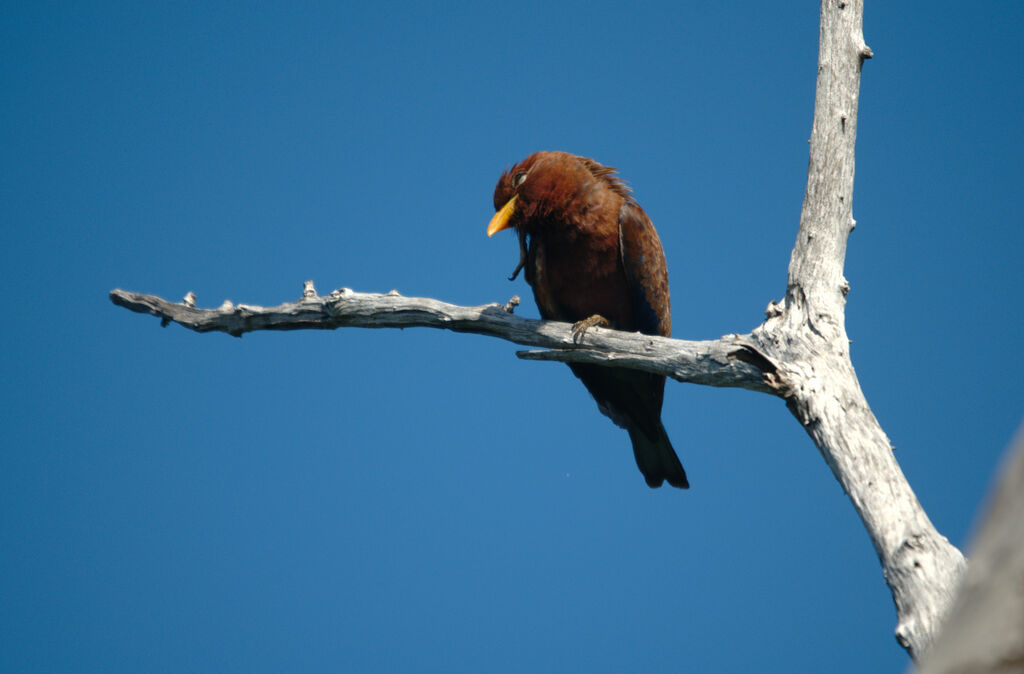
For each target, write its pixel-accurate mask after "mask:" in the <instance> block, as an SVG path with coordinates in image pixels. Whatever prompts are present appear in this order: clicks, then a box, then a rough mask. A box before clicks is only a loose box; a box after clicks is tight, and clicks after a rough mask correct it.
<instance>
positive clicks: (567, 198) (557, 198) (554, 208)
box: [487, 152, 630, 236]
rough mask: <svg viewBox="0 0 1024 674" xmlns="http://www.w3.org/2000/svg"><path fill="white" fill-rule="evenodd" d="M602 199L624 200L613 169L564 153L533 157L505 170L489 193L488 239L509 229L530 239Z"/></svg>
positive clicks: (622, 185) (622, 186)
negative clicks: (491, 202) (553, 221)
mask: <svg viewBox="0 0 1024 674" xmlns="http://www.w3.org/2000/svg"><path fill="white" fill-rule="evenodd" d="M602 193H608V194H609V195H617V196H619V197H622V198H625V199H629V198H630V196H629V188H628V187H626V185H625V183H623V182H622V181H621V180H620V179H619V178H618V177H617V176H616V175H615V169H613V168H610V167H607V166H602V165H601V164H598V163H597V162H596V161H594V160H593V159H587V158H585V157H577V156H576V155H572V154H569V153H568V152H535V153H534V154H531V155H530V156H529V157H527V158H526V159H524V160H522V161H521V162H519V163H518V164H516V165H515V166H512V167H511V168H509V169H507V170H506V171H505V172H504V173H503V174H502V175H501V178H499V179H498V184H497V185H496V186H495V188H494V209H495V211H497V212H496V213H495V214H494V217H493V218H491V222H490V224H489V225H488V227H487V236H492V235H493V234H495V233H497V232H500V231H501V230H503V229H508V228H509V227H515V228H516V229H518V230H520V231H522V232H526V233H529V234H532V233H534V231H535V230H536V228H537V227H539V226H541V223H543V222H546V221H549V220H551V219H552V218H553V217H554V218H555V219H561V218H558V216H559V215H561V214H566V213H575V212H581V211H582V212H585V211H587V210H588V209H590V208H593V207H594V205H595V199H600V198H601V195H602Z"/></svg>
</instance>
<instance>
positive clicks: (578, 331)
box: [572, 314, 611, 344]
mask: <svg viewBox="0 0 1024 674" xmlns="http://www.w3.org/2000/svg"><path fill="white" fill-rule="evenodd" d="M596 325H600V326H601V327H602V328H607V327H609V326H610V325H611V323H609V322H608V319H607V318H605V317H604V316H602V315H601V314H594V315H593V316H591V317H590V318H584V319H583V320H582V321H576V322H575V323H573V324H572V341H573V342H574V343H576V344H579V343H580V342H582V341H583V336H584V335H585V334H587V330H589V329H590V328H592V327H594V326H596Z"/></svg>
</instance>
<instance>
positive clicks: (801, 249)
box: [110, 0, 965, 658]
mask: <svg viewBox="0 0 1024 674" xmlns="http://www.w3.org/2000/svg"><path fill="white" fill-rule="evenodd" d="M863 9H864V7H863V1H862V0H822V3H821V24H820V34H819V51H818V77H817V90H816V95H815V107H814V123H813V128H812V131H811V144H810V162H809V170H808V179H807V190H806V194H805V197H804V204H803V209H802V211H801V215H800V228H799V232H798V234H797V240H796V243H795V245H794V247H793V253H792V256H791V258H790V264H789V278H788V284H787V288H786V294H785V297H784V299H783V300H782V302H781V303H774V302H773V303H772V304H770V305H769V307H768V311H767V320H765V322H764V323H763V324H762V325H760V326H759V327H757V328H756V329H755V330H753V331H752V332H751V333H749V334H745V335H730V336H726V337H723V338H721V339H718V340H710V341H686V340H674V339H665V338H661V337H650V336H646V335H640V334H636V333H634V334H628V333H621V332H616V331H613V330H604V329H600V328H593V329H591V330H589V331H588V332H587V333H586V337H585V339H584V340H583V343H582V344H579V345H578V344H574V343H573V338H572V332H571V329H570V326H569V325H568V324H564V323H554V322H545V321H530V320H527V319H522V318H518V317H516V316H513V315H512V314H511V309H512V307H513V306H514V304H515V303H516V302H517V301H518V299H516V301H515V302H510V304H509V305H507V306H505V307H503V306H501V305H499V304H488V305H482V306H478V307H460V306H456V305H452V304H446V303H444V302H439V301H438V300H433V299H426V298H408V297H402V296H400V295H398V294H397V293H389V294H387V295H378V294H367V293H355V292H352V291H351V290H347V289H345V290H341V291H336V292H334V293H332V294H331V295H329V296H327V297H319V296H317V294H316V292H315V290H314V289H313V288H312V284H311V283H309V284H307V287H306V289H305V291H304V293H303V295H304V297H303V299H301V300H299V301H298V302H295V303H291V304H282V305H279V306H277V307H270V308H263V307H256V306H247V305H237V306H235V305H230V304H226V305H224V306H222V307H221V308H220V309H206V310H204V309H197V308H195V306H194V296H192V297H191V298H188V297H187V298H186V301H185V302H183V303H171V302H167V301H165V300H162V299H160V298H158V297H154V296H151V295H138V294H135V293H128V292H125V291H121V290H115V291H113V292H111V295H110V297H111V300H112V301H113V302H114V303H115V304H118V305H120V306H124V307H126V308H129V309H131V310H133V311H139V312H143V313H151V314H154V315H156V316H160V317H161V318H162V319H163V321H164V324H166V323H167V322H169V321H175V322H178V323H181V324H182V325H184V326H186V327H188V328H191V329H193V330H196V331H199V332H208V331H214V330H219V331H223V332H227V333H229V334H232V335H241V334H243V333H245V332H248V331H251V330H296V329H333V328H338V327H346V326H353V327H372V328H384V327H413V326H421V327H434V328H444V329H448V330H454V331H456V332H475V333H479V334H485V335H491V336H494V337H500V338H502V339H507V340H509V341H512V342H515V343H517V344H523V345H527V346H533V347H541V348H542V349H546V350H545V351H526V352H520V353H519V356H520V357H522V358H526V359H531V360H557V361H567V362H591V363H601V364H604V365H608V366H616V367H630V368H636V369H642V370H646V371H650V372H657V373H661V374H665V375H667V376H670V377H673V378H674V379H677V380H679V381H686V382H693V383H698V384H705V385H711V386H733V387H740V388H747V389H750V390H754V391H762V392H769V393H772V394H774V395H778V396H780V397H782V398H783V399H785V400H786V403H787V406H788V407H789V409H790V411H791V412H792V413H793V415H794V416H795V417H796V418H797V420H798V421H799V422H800V423H801V425H803V427H804V428H805V429H806V431H807V433H808V434H809V435H810V437H811V439H812V440H813V441H814V443H815V444H816V445H817V446H818V449H819V450H820V451H821V454H822V456H823V457H824V459H825V461H826V463H827V464H828V465H829V467H830V468H831V469H832V472H833V474H834V475H835V477H836V479H837V480H838V481H839V483H840V484H841V485H842V487H843V489H844V490H845V491H846V493H847V494H848V495H849V497H850V501H851V502H852V503H853V506H854V508H855V509H856V511H857V513H858V514H859V515H860V517H861V519H862V521H863V523H864V526H865V529H866V530H867V533H868V535H869V537H870V538H871V542H872V545H873V546H874V548H875V551H876V552H877V554H878V558H879V560H880V562H881V564H882V572H883V576H884V578H885V581H886V582H887V583H888V585H889V588H890V590H891V592H892V595H893V599H894V601H895V604H896V611H897V615H898V624H897V627H896V636H897V639H898V640H899V643H900V644H902V645H903V646H904V647H905V648H906V649H907V650H908V651H909V652H910V654H911V655H912V656H913V657H914V658H917V657H919V656H920V655H921V654H922V653H924V651H925V650H926V649H927V648H928V646H929V644H930V643H931V641H932V640H933V639H934V637H935V634H936V631H937V629H938V625H939V622H940V620H941V618H942V616H943V615H944V613H945V612H946V610H947V608H948V606H949V604H950V600H951V597H952V596H953V593H954V592H955V590H956V587H957V585H958V580H959V578H960V576H961V575H962V573H963V569H964V566H965V562H964V559H963V555H962V554H961V553H960V551H959V550H957V549H956V548H955V547H954V546H952V545H951V544H950V543H949V541H947V540H946V539H945V538H944V537H943V536H941V535H940V534H939V533H938V531H936V529H935V527H934V526H933V525H932V523H931V521H930V520H929V519H928V516H927V515H926V514H925V512H924V509H923V508H922V507H921V504H920V503H919V502H918V501H917V498H916V496H915V495H914V492H913V490H912V489H911V488H910V485H909V484H908V483H907V481H906V478H905V477H904V475H903V473H902V471H901V470H900V467H899V465H898V464H897V462H896V459H895V457H894V456H893V453H892V448H891V446H890V444H889V439H888V438H887V437H886V435H885V433H884V432H883V431H882V428H881V426H880V425H879V423H878V420H877V419H876V418H875V416H874V415H873V414H872V412H871V408H870V407H869V406H868V403H867V400H866V399H865V397H864V394H863V392H862V391H861V389H860V384H859V383H858V381H857V376H856V373H855V371H854V368H853V364H852V362H851V360H850V351H849V339H848V337H847V334H846V326H845V315H844V312H845V302H846V294H847V292H848V291H849V284H848V283H847V282H846V279H845V278H844V277H843V266H844V263H845V256H846V244H847V240H848V237H849V234H850V232H851V231H853V227H854V220H853V210H852V203H853V177H854V146H855V143H856V136H857V101H858V96H859V89H860V73H861V65H862V64H863V61H864V59H867V58H870V57H871V55H872V54H871V50H870V49H868V47H867V45H865V44H864V39H863V34H862V20H863Z"/></svg>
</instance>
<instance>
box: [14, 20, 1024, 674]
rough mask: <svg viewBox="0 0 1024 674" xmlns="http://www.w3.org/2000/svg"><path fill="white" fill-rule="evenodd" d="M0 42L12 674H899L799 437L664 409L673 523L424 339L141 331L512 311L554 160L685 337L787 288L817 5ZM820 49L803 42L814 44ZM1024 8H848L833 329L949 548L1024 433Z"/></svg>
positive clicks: (743, 316) (594, 435) (872, 598)
mask: <svg viewBox="0 0 1024 674" xmlns="http://www.w3.org/2000/svg"><path fill="white" fill-rule="evenodd" d="M84 5H85V6H83V3H73V4H72V3H68V4H67V5H61V4H53V3H43V2H32V3H27V2H24V3H7V4H6V5H5V8H4V11H3V16H2V19H0V21H2V34H0V38H2V39H0V69H2V78H3V79H2V96H3V103H2V115H0V146H2V148H3V150H2V152H0V162H2V173H0V214H2V229H0V260H2V269H3V274H2V289H3V298H4V301H5V304H6V307H7V311H6V319H5V329H4V331H3V337H2V340H3V349H2V356H0V376H2V378H3V381H4V386H3V387H2V389H0V396H2V398H3V400H2V403H3V408H4V410H5V413H4V419H5V421H4V423H3V425H2V428H3V430H2V450H0V567H2V572H0V670H3V671H10V672H13V671H26V672H28V671H77V672H113V671H147V672H151V671H189V672H200V671H209V672H230V671H239V672H252V671H353V672H357V671H365V672H368V671H395V672H405V671H445V672H481V671H484V672H534V671H536V672H543V671H548V672H574V671H575V672H625V671H633V672H640V671H644V672H678V671H689V672H751V671H786V672H821V671H830V672H868V671H871V672H883V671H888V672H894V671H902V669H903V668H904V667H905V665H906V662H907V659H906V656H905V654H904V653H903V651H902V650H901V649H900V648H899V647H898V646H897V645H896V643H895V640H894V639H893V636H892V633H893V628H894V626H895V621H896V619H895V612H894V609H893V605H892V600H891V598H890V595H889V592H888V589H887V588H886V586H885V584H884V583H883V581H882V577H881V573H880V568H879V565H878V562H877V559H876V558H875V555H874V552H873V551H872V548H871V545H870V543H869V541H868V538H867V536H866V535H865V533H864V531H863V529H862V527H861V525H860V523H859V521H858V519H857V518H856V516H855V515H854V512H853V509H852V508H851V506H850V504H849V503H848V501H847V499H846V497H845V496H844V494H843V493H842V490H841V488H840V487H839V486H838V484H837V483H836V482H835V480H834V479H833V478H832V476H831V474H830V473H829V471H828V469H827V468H826V466H825V464H824V462H823V461H822V460H821V458H820V456H819V454H818V452H817V450H816V449H815V447H814V446H813V444H812V443H811V441H810V440H809V439H808V438H807V437H806V435H805V434H804V432H803V431H802V430H801V428H800V427H799V425H798V424H797V423H796V422H795V421H794V420H793V418H792V417H791V416H790V415H789V413H788V412H787V411H786V409H785V407H784V405H783V404H782V402H781V401H779V400H777V399H774V398H770V397H768V396H764V395H759V394H754V393H749V392H744V391H733V390H716V389H710V388H702V387H696V386H689V385H681V384H677V383H676V384H673V383H670V384H669V387H668V392H667V398H666V403H665V415H664V416H665V423H666V427H667V429H668V432H669V435H670V436H671V437H672V439H673V442H674V444H675V446H676V448H677V449H678V450H679V453H680V455H681V457H682V459H683V462H684V464H685V465H686V467H687V470H688V472H689V476H690V479H691V482H692V484H693V488H692V489H691V490H690V491H689V492H682V491H678V490H673V489H668V488H664V489H661V490H656V491H652V490H649V489H648V488H647V487H646V486H645V485H644V483H643V480H642V478H641V476H640V475H639V473H638V472H637V470H636V468H635V466H634V464H633V458H632V455H631V452H630V449H629V443H628V438H627V437H626V435H625V433H623V432H622V431H620V430H618V429H616V428H615V427H613V426H612V425H611V423H610V422H608V420H607V419H605V418H604V417H602V416H600V414H599V413H598V412H597V409H596V407H595V405H594V404H593V402H592V401H591V400H590V399H589V397H588V395H587V394H586V392H585V391H584V389H583V388H582V386H580V384H579V383H578V382H577V381H576V380H575V379H574V378H573V377H572V376H571V374H570V373H569V371H568V370H567V369H566V368H565V367H563V366H561V365H557V364H545V363H526V362H521V361H519V360H517V359H516V358H515V356H514V355H513V353H514V351H515V347H514V346H512V345H510V344H508V343H505V342H501V341H498V340H491V339H488V338H484V337H479V336H468V335H457V334H450V333H442V332H437V331H428V330H406V331H397V330H391V331H359V330H345V331H336V332H293V333H257V334H250V335H247V336H246V337H245V338H243V339H241V340H238V339H234V338H231V337H228V336H226V335H220V334H214V335H198V334H195V333H192V332H188V331H186V330H184V329H182V328H180V327H178V326H172V327H169V328H167V329H161V328H160V326H159V323H158V322H157V321H156V320H155V319H152V318H149V317H145V316H139V315H136V314H131V313H129V312H127V311H125V310H123V309H119V308H116V307H114V306H113V305H111V304H110V303H109V301H108V300H107V292H108V291H109V290H110V289H112V288H115V287H122V288H126V289H131V290H137V291H142V292H150V293H156V294H160V295H163V296H166V297H170V298H174V299H177V298H180V297H181V296H183V295H184V294H185V293H186V292H187V291H189V290H193V291H195V292H196V293H197V295H198V299H199V304H200V305H203V306H216V305H219V304H220V303H221V302H222V301H223V300H224V299H231V300H233V301H235V302H246V303H252V304H277V303H279V302H282V301H286V300H292V299H295V298H297V297H298V296H299V295H300V294H301V290H302V282H303V281H304V280H306V279H314V280H315V281H316V284H317V287H318V289H320V290H321V292H324V293H326V292H328V291H330V290H331V289H333V288H337V287H341V286H348V287H352V288H354V289H357V290H361V291H388V290H390V289H392V288H397V289H398V290H399V291H401V292H402V293H404V294H408V295H424V296H433V297H438V298H441V299H445V300H448V301H452V302H456V303H462V304H482V303H485V302H493V301H505V300H507V299H508V298H509V297H510V296H511V295H512V294H519V295H522V296H523V298H524V303H523V305H522V307H521V309H520V312H521V313H522V314H523V315H527V316H536V315H537V312H536V309H535V307H534V305H533V302H532V297H531V296H530V294H529V289H528V288H527V287H526V285H525V282H524V281H523V280H522V279H521V278H520V279H519V280H517V281H516V282H514V283H510V282H509V281H507V280H506V277H507V276H508V274H509V273H510V272H511V270H512V267H513V266H514V264H515V262H516V259H517V251H516V245H515V243H514V237H513V236H512V235H502V236H496V237H494V239H487V237H486V236H485V235H484V229H485V227H486V224H487V221H488V220H489V218H490V216H491V215H492V213H493V207H492V204H491V194H492V190H493V188H494V183H495V181H496V180H497V178H498V176H499V174H500V173H501V171H502V170H503V169H504V168H505V167H506V166H508V165H509V164H511V163H512V162H514V161H517V160H519V159H521V158H522V157H524V156H526V155H527V154H529V153H531V152H533V151H535V150H540V149H560V150H567V151H571V152H575V153H579V154H584V155H588V156H592V157H594V158H596V159H598V160H599V161H601V162H604V163H607V164H611V165H614V166H617V167H618V168H619V169H620V171H621V173H622V175H623V176H624V177H625V178H626V179H627V180H628V181H629V182H630V183H631V184H632V185H633V187H634V190H635V193H636V196H637V198H638V200H639V201H640V203H641V204H643V206H644V207H645V209H646V210H647V212H648V213H649V214H650V215H651V217H652V219H653V221H654V223H655V225H656V226H657V227H658V229H659V231H660V233H661V238H662V241H663V243H664V247H665V251H666V254H667V257H668V261H669V271H670V279H671V288H672V297H673V307H674V316H673V325H674V328H675V336H677V337H685V338H691V339H700V338H714V337H718V336H720V335H722V334H725V333H730V332H746V331H748V330H750V329H752V328H754V327H755V326H756V325H757V324H758V323H759V321H760V320H761V318H762V311H763V309H764V308H765V306H766V305H767V304H768V302H769V301H771V300H773V299H778V298H780V297H781V296H782V294H783V293H784V290H785V279H786V265H787V262H788V259H789V251H790V248H791V246H792V243H793V240H794V236H795V233H796V227H797V222H798V215H799V211H800V204H801V201H802V198H803V189H804V184H805V180H806V167H807V142H806V141H807V138H808V136H809V133H810V126H811V114H812V102H813V93H814V75H815V64H816V55H817V35H818V26H817V21H818V11H817V7H816V6H814V4H813V3H794V2H775V3H765V2H757V3H753V2H748V3H672V4H669V3H664V4H660V5H644V6H642V7H639V8H634V7H630V6H628V3H627V4H624V3H619V2H611V3H590V2H588V3H575V4H561V3H559V4H554V5H551V4H549V3H531V2H521V3H511V4H510V3H492V4H491V5H490V6H488V7H484V6H482V3H480V4H466V5H444V6H441V5H438V6H434V7H426V6H421V5H418V4H417V5H411V6H400V5H384V4H383V3H381V4H376V3H352V6H343V5H342V4H339V3H324V4H307V3H279V4H276V5H275V4H256V3H230V4H225V3H136V2H131V3H123V4H120V3H84ZM801 5H805V6H801ZM1022 28H1024V10H1022V5H1021V4H1020V3H1002V2H991V3H982V4H980V5H972V6H970V7H967V6H965V5H963V3H954V2H940V3H933V4H932V5H929V6H928V8H927V10H926V11H924V10H922V8H921V6H920V4H919V3H912V2H869V3H868V7H867V14H866V19H865V36H866V40H867V43H868V44H869V45H870V46H871V47H872V48H873V49H874V52H875V59H874V60H872V61H870V62H868V63H867V64H866V66H865V70H864V77H863V86H862V89H861V104H860V125H859V138H858V148H857V149H858V152H857V180H856V191H855V200H854V215H855V217H856V218H857V221H858V223H859V225H858V227H857V230H856V231H855V232H854V234H853V236H852V238H851V240H850V246H849V255H848V260H847V277H848V278H849V280H850V282H851V285H852V291H851V293H850V296H849V304H848V320H847V327H848V330H849V333H850V336H851V338H852V339H853V358H854V363H855V365H856V367H857V371H858V374H859V376H860V380H861V384H862V386H863V388H864V390H865V392H866V394H867V396H868V400H869V402H870V403H871V405H872V408H873V410H874V412H875V414H876V415H877V416H878V418H879V419H880V420H881V423H882V425H883V427H884V428H885V430H886V431H887V433H888V434H889V436H890V437H891V439H892V441H893V444H894V445H895V447H896V452H897V456H898V457H899V460H900V463H901V465H902V466H903V469H904V471H905V472H906V474H907V476H908V478H909V480H910V482H911V484H912V485H913V487H914V488H915V490H916V492H917V494H918V496H919V498H920V500H921V501H922V503H923V504H924V506H925V508H926V509H927V510H928V513H929V515H930V516H931V518H932V519H933V521H934V522H935V524H936V525H937V527H938V528H939V530H940V531H941V532H943V533H944V534H945V535H946V536H948V537H949V538H950V539H951V540H952V541H953V542H954V543H956V544H963V543H964V541H965V539H966V538H967V537H968V536H969V532H970V528H971V523H972V521H973V518H974V516H975V513H976V511H977V508H978V506H979V502H980V501H981V499H982V498H983V496H984V494H985V493H986V491H987V488H988V485H989V483H990V480H991V477H992V475H993V472H994V471H995V469H996V466H997V463H998V460H999V457H1000V456H1001V453H1002V451H1003V449H1004V448H1005V446H1006V445H1007V443H1008V441H1009V440H1010V438H1011V436H1012V434H1013V432H1014V430H1015V428H1016V427H1017V425H1018V424H1019V423H1020V421H1021V414H1022V412H1024V396H1022V393H1021V382H1022V381H1024V359H1022V358H1021V357H1020V351H1021V346H1022V340H1021V334H1022V332H1021V330H1022V327H1024V308H1022V301H1021V297H1020V296H1021V291H1022V290H1024V272H1022V263H1021V260H1022V257H1024V218H1022V214H1021V207H1020V201H1021V184H1022V181H1024V160H1022V157H1024V142H1022V138H1024V135H1022V134H1021V132H1020V111H1021V110H1022V109H1024V95H1022V87H1024V85H1022V82H1024V53H1022V51H1021V46H1020V34H1021V30H1022Z"/></svg>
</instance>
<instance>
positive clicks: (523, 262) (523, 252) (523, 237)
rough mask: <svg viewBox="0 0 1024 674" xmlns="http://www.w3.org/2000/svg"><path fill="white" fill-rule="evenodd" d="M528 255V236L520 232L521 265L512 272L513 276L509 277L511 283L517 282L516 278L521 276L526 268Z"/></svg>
mask: <svg viewBox="0 0 1024 674" xmlns="http://www.w3.org/2000/svg"><path fill="white" fill-rule="evenodd" d="M527 255H528V253H527V247H526V234H524V233H523V232H519V264H517V265H516V268H515V269H514V270H513V271H512V275H511V276H509V277H508V280H509V281H515V280H516V277H517V276H519V272H521V271H522V270H523V267H525V266H526V258H527Z"/></svg>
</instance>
